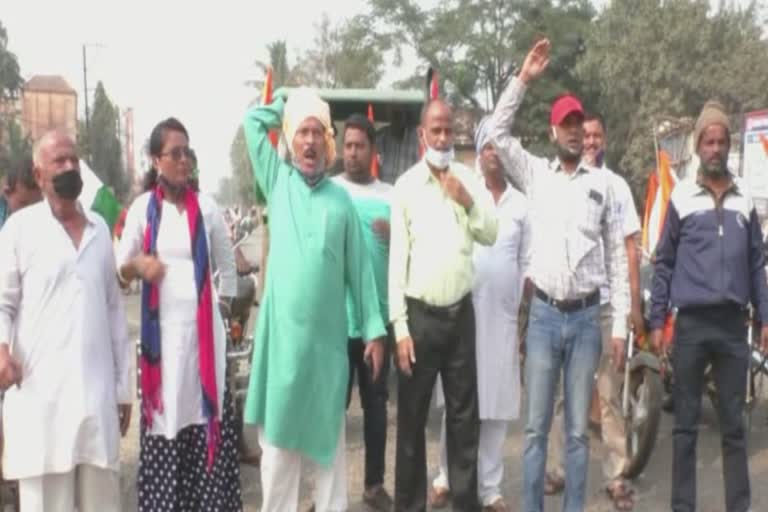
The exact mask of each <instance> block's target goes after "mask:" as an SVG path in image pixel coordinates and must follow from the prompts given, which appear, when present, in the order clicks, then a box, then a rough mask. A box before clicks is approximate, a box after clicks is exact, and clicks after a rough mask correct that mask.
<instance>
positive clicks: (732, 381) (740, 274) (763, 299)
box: [651, 101, 768, 512]
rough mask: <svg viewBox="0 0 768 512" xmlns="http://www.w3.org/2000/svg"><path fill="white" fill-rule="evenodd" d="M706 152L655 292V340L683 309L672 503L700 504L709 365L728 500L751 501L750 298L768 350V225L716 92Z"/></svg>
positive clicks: (701, 133)
mask: <svg viewBox="0 0 768 512" xmlns="http://www.w3.org/2000/svg"><path fill="white" fill-rule="evenodd" d="M694 137H695V139H694V143H695V144H696V152H697V154H698V156H699V159H700V161H701V166H700V169H699V172H698V175H697V176H696V177H695V178H691V179H688V180H684V181H682V182H681V183H679V184H678V185H677V186H676V187H675V189H674V190H673V192H672V197H671V200H670V204H669V207H668V210H667V216H666V218H665V221H664V228H663V231H662V235H661V239H660V240H659V244H658V246H657V247H656V259H655V268H654V278H653V290H652V294H651V329H652V332H651V340H652V343H653V344H654V346H655V347H656V348H657V349H659V348H660V347H661V335H662V327H663V325H664V317H665V316H666V314H667V311H668V309H669V308H675V309H677V320H676V331H675V340H674V345H673V346H674V353H673V371H674V379H675V385H674V389H673V397H674V403H675V427H674V430H673V439H674V455H673V467H672V510H673V511H674V512H693V511H694V510H695V509H696V437H697V430H698V423H699V412H700V409H701V395H702V392H703V382H704V371H705V369H706V367H707V365H708V364H710V365H711V366H712V373H713V375H714V379H715V386H716V388H717V404H718V405H717V408H718V411H717V413H718V416H719V418H720V432H721V437H722V450H723V475H724V478H725V501H726V507H725V509H726V510H728V511H729V512H745V511H747V510H749V507H750V489H749V473H748V470H747V453H746V443H745V434H744V424H743V420H742V411H743V409H744V395H745V392H746V386H745V383H746V380H747V367H748V361H749V359H748V358H749V357H750V351H749V347H748V345H747V310H746V308H747V306H748V305H749V304H750V303H751V304H752V306H753V308H754V312H755V315H756V316H757V317H758V319H759V320H760V321H761V322H762V324H763V328H762V330H761V332H760V343H761V348H762V349H763V350H764V351H765V350H766V349H768V327H766V325H767V324H768V284H767V283H766V274H765V269H764V266H765V256H764V254H763V246H762V234H761V231H760V223H759V221H758V218H757V213H756V211H755V207H754V204H753V202H752V197H751V196H750V195H749V193H748V191H747V190H746V188H745V185H744V184H743V183H742V182H741V181H740V180H739V179H738V178H736V177H735V176H734V175H733V174H731V173H730V172H729V171H728V168H727V165H726V163H727V159H728V150H729V146H730V140H731V138H730V128H729V122H728V117H727V116H726V114H725V112H724V109H723V107H722V105H720V104H719V103H717V102H713V101H709V102H707V103H706V104H705V105H704V108H703V110H702V112H701V115H700V116H699V118H698V120H697V121H696V125H695V127H694Z"/></svg>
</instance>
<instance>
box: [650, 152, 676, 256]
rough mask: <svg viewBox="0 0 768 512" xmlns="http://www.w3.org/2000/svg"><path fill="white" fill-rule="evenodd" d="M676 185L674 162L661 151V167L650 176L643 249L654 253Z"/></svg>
mask: <svg viewBox="0 0 768 512" xmlns="http://www.w3.org/2000/svg"><path fill="white" fill-rule="evenodd" d="M674 186H675V177H674V175H673V174H672V164H671V162H670V159H669V154H668V153H667V152H666V151H663V150H662V151H659V168H658V169H657V170H656V172H655V173H651V175H650V176H649V177H648V192H647V194H646V197H645V213H644V215H643V249H645V251H646V252H647V253H648V254H652V253H653V250H654V249H655V248H656V243H657V242H658V240H659V238H661V231H662V228H663V227H664V218H665V217H666V215H667V206H668V205H669V198H670V196H671V195H672V189H673V188H674Z"/></svg>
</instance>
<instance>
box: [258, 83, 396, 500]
mask: <svg viewBox="0 0 768 512" xmlns="http://www.w3.org/2000/svg"><path fill="white" fill-rule="evenodd" d="M284 111H285V114H284V115H283V113H284ZM283 118H284V119H283ZM281 122H282V125H283V132H284V135H285V140H286V141H287V143H288V146H289V150H290V154H291V159H292V162H291V163H290V164H289V163H286V162H284V161H283V160H282V159H281V158H280V157H279V156H278V154H277V152H276V151H275V149H274V148H273V147H272V145H271V143H270V140H269V136H268V134H269V130H271V129H276V128H279V127H280V126H281ZM244 129H245V138H246V142H247V145H248V153H249V156H250V158H251V162H252V164H253V170H254V177H255V179H256V182H257V183H258V185H259V187H260V188H261V190H262V191H263V192H264V195H265V197H266V199H267V206H268V208H269V219H270V222H269V223H270V251H269V259H268V266H269V273H268V274H267V277H266V290H265V294H264V299H263V301H262V304H261V311H260V312H259V318H258V322H257V324H256V338H255V343H254V355H253V367H252V370H251V379H250V384H249V388H248V398H247V400H246V405H245V415H244V419H245V422H246V423H252V424H256V425H258V426H259V434H260V436H259V437H260V442H261V445H262V449H263V454H262V459H261V479H262V493H263V503H262V508H261V510H262V511H263V512H273V511H275V512H286V511H294V510H297V508H298V489H299V481H300V475H301V466H302V463H303V462H307V461H309V462H311V463H314V464H317V465H318V468H317V472H316V478H317V480H316V485H315V488H316V490H315V500H314V501H315V509H316V510H317V512H322V511H331V510H333V511H343V510H346V508H347V496H346V494H347V493H346V464H345V460H344V409H345V399H346V392H347V381H348V379H349V367H348V364H349V363H348V357H347V310H346V291H347V290H349V292H350V295H351V297H352V300H353V301H354V302H355V305H356V308H355V309H356V310H357V311H358V312H359V313H358V316H359V318H358V319H357V320H358V322H359V325H360V326H361V331H362V338H363V339H364V340H366V341H370V340H374V341H373V342H371V343H368V344H367V346H366V357H367V359H368V360H369V361H370V362H371V365H372V367H373V369H374V372H375V373H378V370H379V368H380V367H381V361H382V354H383V337H384V336H385V329H384V325H383V322H382V319H381V314H380V312H379V302H378V295H377V292H376V283H375V280H374V275H373V270H372V266H371V262H370V259H369V256H368V255H367V252H366V246H365V241H364V238H363V233H362V229H361V226H360V221H359V218H358V215H357V213H356V211H355V208H354V206H353V204H352V200H351V199H350V197H349V195H348V194H347V192H346V191H345V190H344V189H342V188H341V187H340V186H338V185H336V184H334V183H333V182H332V181H331V180H330V179H328V178H326V177H325V169H326V168H327V167H328V165H329V164H330V163H332V162H333V160H334V157H335V148H334V143H333V132H332V127H331V120H330V112H329V108H328V104H327V103H325V102H324V101H322V100H321V99H320V98H319V97H318V96H317V94H316V93H315V92H314V91H312V90H311V89H306V88H302V89H298V90H296V91H294V92H292V93H291V97H290V99H289V100H288V101H287V103H286V102H285V101H284V100H283V98H278V99H277V100H276V101H275V102H274V103H272V104H271V105H267V106H262V107H257V108H253V109H251V110H250V111H249V112H248V114H247V115H246V117H245V120H244Z"/></svg>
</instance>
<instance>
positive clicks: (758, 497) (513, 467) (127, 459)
mask: <svg viewBox="0 0 768 512" xmlns="http://www.w3.org/2000/svg"><path fill="white" fill-rule="evenodd" d="M247 252H248V253H249V254H248V257H249V258H251V257H253V258H255V254H257V253H258V240H255V241H253V242H252V243H251V244H250V245H249V246H248V247H247ZM126 308H127V311H128V317H129V322H130V329H131V334H132V336H133V338H134V339H135V337H136V335H137V333H138V318H139V311H138V296H137V295H131V296H127V297H126ZM390 389H391V393H390V396H391V398H390V402H389V431H388V433H389V438H388V441H389V442H388V444H387V471H386V479H385V487H386V488H387V490H388V491H389V492H390V493H392V492H393V490H394V455H395V452H394V449H395V418H396V411H397V404H396V402H395V400H394V397H395V396H396V394H395V392H394V391H395V389H396V379H395V378H394V375H392V376H391V379H390ZM136 411H137V408H134V418H133V420H134V421H132V425H131V430H130V432H129V434H128V435H127V436H126V438H125V439H124V440H123V442H122V460H123V465H122V475H121V476H122V488H123V509H124V510H126V511H131V510H136V465H137V460H138V449H139V446H138V428H137V425H138V421H136ZM752 423H753V426H752V432H751V434H750V438H749V454H750V460H749V462H750V472H751V479H752V492H753V502H752V509H753V510H754V511H765V510H768V487H766V486H763V485H761V484H762V483H763V482H765V481H766V479H768V403H766V402H765V401H763V402H762V403H759V404H758V406H757V408H756V411H755V412H754V413H753V421H752ZM671 433H672V418H671V417H670V416H669V415H666V414H665V415H664V417H663V420H662V425H661V429H660V433H659V438H658V441H657V443H656V448H655V451H654V453H653V455H652V457H651V460H650V463H649V465H648V467H647V468H646V471H645V473H644V474H643V475H641V476H640V477H639V478H638V479H637V480H636V481H635V487H636V490H637V493H636V507H635V510H636V511H638V512H659V511H663V510H669V496H670V481H671V472H672V457H671V454H672V435H671ZM251 435H252V432H251ZM439 435H440V428H439V411H437V410H434V411H432V414H431V415H430V421H429V426H428V431H427V440H428V459H429V475H430V478H431V477H433V476H434V473H435V471H436V462H437V451H438V446H437V445H438V439H439ZM362 438H363V436H362V415H361V410H360V407H359V404H358V402H357V398H355V401H354V402H353V403H352V405H351V406H350V409H349V414H348V417H347V464H348V468H347V474H348V482H349V499H350V511H351V512H357V511H363V510H365V508H364V507H363V505H362V503H361V493H362V487H363V472H364V469H363V468H364V464H363V452H364V450H363V443H362ZM591 446H592V458H591V461H590V474H589V493H588V505H587V508H586V510H587V511H588V512H609V511H611V510H613V508H612V506H611V504H610V502H609V501H608V500H607V499H606V497H605V493H604V492H603V490H602V485H601V483H602V482H601V470H600V464H601V459H602V455H603V454H602V449H601V445H600V442H599V441H597V440H594V439H593V441H592V445H591ZM521 450H522V423H521V422H520V421H518V422H514V423H513V424H512V425H511V426H510V429H509V435H508V438H507V442H506V444H505V447H504V462H505V479H504V496H505V499H506V500H507V503H508V504H509V505H510V507H511V510H513V511H514V510H520V494H521V488H522V473H521V471H520V462H521ZM698 455H699V462H698V465H697V469H698V472H697V474H698V500H699V501H698V503H699V510H700V511H701V512H722V511H723V510H725V506H724V501H723V500H724V498H723V495H724V489H723V479H722V469H721V467H722V466H721V460H722V459H721V456H720V441H719V433H718V427H717V418H716V415H715V412H714V410H713V409H712V408H711V405H710V404H709V403H708V401H706V400H705V401H704V409H703V414H702V421H701V425H700V435H699V447H698ZM241 480H242V489H243V503H244V510H245V511H247V512H256V511H258V510H259V506H260V502H261V494H260V481H259V470H258V468H255V467H251V466H241ZM310 493H311V475H305V478H304V482H303V485H302V505H301V508H300V510H302V511H304V510H306V509H307V508H308V507H309V505H310V504H311V503H310ZM546 510H547V511H556V510H557V511H559V510H560V502H559V499H558V498H550V499H548V500H547V502H546ZM286 512H289V511H286Z"/></svg>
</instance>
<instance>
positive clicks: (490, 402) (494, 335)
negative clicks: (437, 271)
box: [433, 185, 531, 506]
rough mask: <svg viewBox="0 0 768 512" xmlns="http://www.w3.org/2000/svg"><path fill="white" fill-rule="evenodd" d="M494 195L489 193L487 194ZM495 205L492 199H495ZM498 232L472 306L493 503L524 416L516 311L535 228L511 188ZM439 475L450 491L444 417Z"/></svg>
mask: <svg viewBox="0 0 768 512" xmlns="http://www.w3.org/2000/svg"><path fill="white" fill-rule="evenodd" d="M486 192H487V193H488V195H489V197H490V196H491V193H490V192H489V191H486ZM490 200H491V201H493V198H492V197H491V199H490ZM496 215H497V217H498V220H499V232H498V236H497V238H496V243H495V244H494V245H493V246H491V247H484V246H481V245H478V244H475V247H474V253H473V264H474V269H475V280H474V285H473V287H472V303H473V305H474V308H475V318H476V322H475V325H476V333H477V337H476V347H475V351H476V356H477V393H478V400H479V402H478V404H479V412H480V440H479V446H478V496H479V497H480V500H481V501H482V504H483V505H484V506H485V505H490V504H491V503H493V502H494V501H495V500H497V499H498V498H501V492H500V487H501V480H502V477H503V469H504V463H503V453H504V452H503V446H504V440H505V438H506V432H507V424H508V422H509V421H510V420H514V419H517V418H518V416H519V414H520V362H519V355H518V349H517V345H518V343H517V312H518V309H519V306H520V299H521V296H522V289H523V281H524V276H525V272H526V269H527V267H528V263H529V260H530V239H531V234H530V224H529V222H528V207H527V202H526V198H525V196H524V195H523V194H521V193H520V192H518V191H517V190H515V189H514V188H513V187H512V186H511V185H507V188H506V189H505V190H504V192H503V194H502V195H501V197H500V198H499V201H498V203H496ZM440 437H441V438H440V443H441V451H440V474H439V475H438V477H437V478H436V479H435V480H434V482H433V485H434V486H435V487H442V488H446V489H447V488H448V475H447V473H448V466H447V463H448V461H447V455H446V438H445V417H443V426H442V429H441V436H440Z"/></svg>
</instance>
